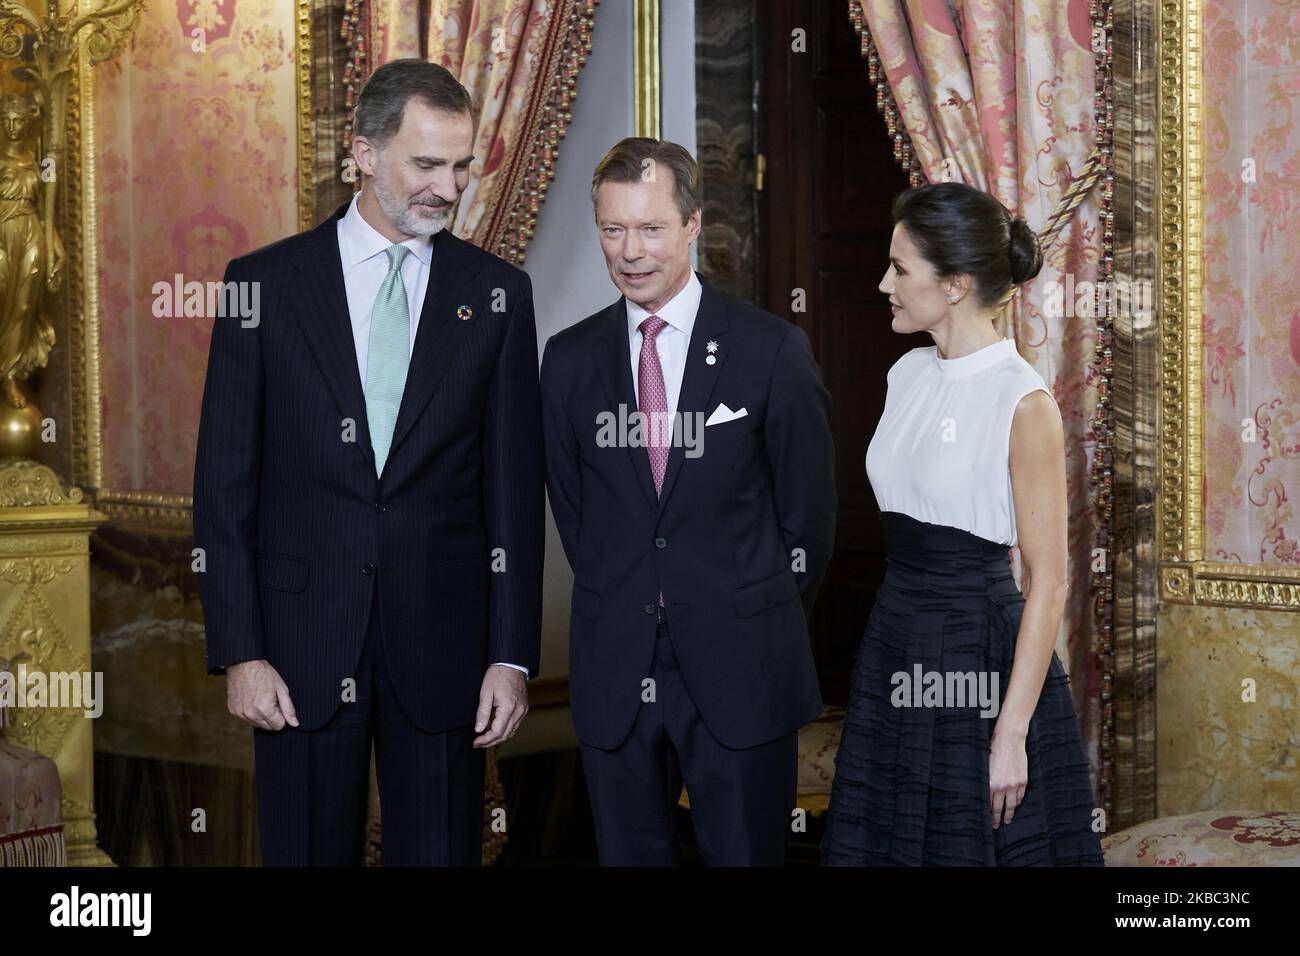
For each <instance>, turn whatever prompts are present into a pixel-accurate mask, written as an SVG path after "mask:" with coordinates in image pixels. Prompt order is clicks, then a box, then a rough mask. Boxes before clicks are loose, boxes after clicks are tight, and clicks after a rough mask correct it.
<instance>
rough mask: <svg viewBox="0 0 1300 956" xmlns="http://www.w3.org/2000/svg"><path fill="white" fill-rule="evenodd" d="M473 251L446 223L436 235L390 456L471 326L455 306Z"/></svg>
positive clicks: (471, 272)
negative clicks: (453, 233)
mask: <svg viewBox="0 0 1300 956" xmlns="http://www.w3.org/2000/svg"><path fill="white" fill-rule="evenodd" d="M471 252H472V250H471V248H470V246H469V244H468V243H466V242H465V241H464V240H462V239H457V238H456V237H455V236H453V235H452V234H451V233H450V232H448V231H447V230H445V229H444V230H443V231H442V232H439V233H438V234H437V235H436V236H434V242H433V256H432V257H431V259H430V261H429V285H428V288H427V289H425V293H424V304H423V306H421V308H420V324H419V327H418V328H417V329H416V332H415V345H414V346H413V347H412V350H411V364H410V366H409V367H408V368H407V371H406V387H405V389H404V391H403V392H402V403H401V405H400V406H398V410H397V424H396V425H395V426H394V427H393V442H392V445H391V446H389V451H388V455H389V458H392V456H393V455H394V453H395V452H396V451H397V448H398V446H399V445H400V444H401V443H402V439H403V438H405V437H406V436H407V434H409V433H410V431H411V427H412V426H413V425H414V424H415V422H416V420H417V419H418V418H419V417H420V413H421V412H422V411H423V410H424V406H425V405H427V404H428V403H429V399H430V397H431V396H432V395H433V393H434V392H435V391H436V390H437V388H438V383H439V382H441V381H442V377H443V376H444V375H445V374H446V373H447V370H448V369H449V368H450V367H451V363H452V359H453V358H455V355H456V352H457V350H458V349H459V348H460V347H461V346H462V345H463V344H464V343H465V340H466V338H467V337H468V336H469V334H470V332H471V331H473V328H474V321H475V320H473V319H470V320H465V321H462V320H461V319H459V318H457V317H456V309H457V307H458V306H460V305H465V304H467V302H466V301H465V300H467V299H468V297H469V296H468V292H467V291H466V290H467V289H468V288H469V286H470V283H471V282H472V281H473V280H474V277H475V276H477V275H478V273H479V270H480V269H481V268H482V260H481V259H479V258H478V257H476V256H473V255H471V254H470V253H471ZM478 321H485V320H484V319H480V320H478ZM385 470H387V469H385Z"/></svg>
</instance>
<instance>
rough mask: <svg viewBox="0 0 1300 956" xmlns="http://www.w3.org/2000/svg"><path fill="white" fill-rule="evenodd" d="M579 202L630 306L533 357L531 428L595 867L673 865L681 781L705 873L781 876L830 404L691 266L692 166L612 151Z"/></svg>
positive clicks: (800, 362) (803, 714)
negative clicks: (564, 575)
mask: <svg viewBox="0 0 1300 956" xmlns="http://www.w3.org/2000/svg"><path fill="white" fill-rule="evenodd" d="M592 202H593V204H594V206H595V212H596V225H597V229H598V230H599V233H600V243H601V248H602V250H603V252H604V255H605V261H606V265H607V266H608V268H609V274H610V278H611V279H612V280H613V281H614V284H615V285H616V286H617V287H618V289H619V291H620V292H622V293H623V295H622V297H621V298H620V299H619V300H618V301H617V302H615V303H614V304H613V305H611V306H609V307H608V308H606V309H604V310H602V311H600V312H598V313H596V314H595V315H593V316H590V317H589V318H587V319H585V320H583V321H582V322H579V323H577V324H576V325H573V326H571V327H569V328H567V329H565V330H564V331H562V332H560V333H558V334H556V335H555V336H553V337H552V338H551V339H550V341H549V342H548V343H547V346H546V352H545V355H544V358H543V361H542V416H543V423H544V430H545V437H546V460H547V486H548V489H549V492H550V501H551V509H552V511H553V513H554V515H555V523H556V527H557V528H558V529H559V532H560V538H561V540H562V542H563V545H564V550H565V554H566V555H567V556H568V559H569V563H570V564H571V565H572V566H573V572H574V587H573V599H572V616H571V625H570V677H569V687H570V700H571V704H572V708H573V720H574V727H575V729H576V731H577V734H578V738H579V741H580V744H581V749H582V761H583V771H584V774H585V776H586V780H587V788H588V791H589V792H590V795H591V804H592V811H593V816H594V818H595V825H596V838H597V845H598V847H599V851H600V858H601V862H602V863H604V864H607V865H609V864H632V865H666V864H671V863H673V862H674V861H675V859H676V852H675V851H676V847H675V841H674V835H673V814H674V807H675V805H676V802H677V799H678V796H679V795H680V793H681V790H682V786H683V784H684V785H685V787H686V789H687V791H688V793H689V794H690V803H691V816H692V822H693V825H694V830H695V834H696V839H697V842H698V844H699V848H700V852H701V854H702V856H703V857H704V860H705V861H706V862H707V863H710V864H732V865H736V864H742V865H743V864H750V865H753V864H757V865H778V866H779V865H780V864H781V863H782V862H783V859H784V851H785V838H786V834H787V833H788V832H789V828H790V821H791V812H792V810H793V809H794V801H795V775H796V770H795V768H796V754H797V749H796V748H797V734H798V730H799V728H800V727H801V726H803V725H804V724H806V723H807V722H809V721H811V720H813V719H814V718H815V717H816V716H817V715H818V714H819V713H820V711H821V696H820V693H819V691H818V686H817V674H816V671H815V669H814V666H813V658H812V651H811V647H810V644H809V639H808V628H807V621H806V613H807V611H808V610H809V609H810V608H811V607H812V603H813V599H814V598H815V596H816V593H817V589H818V587H819V585H820V584H821V580H822V577H823V576H824V574H825V571H826V566H827V563H828V562H829V560H830V555H831V551H832V545H833V539H834V530H835V506H836V496H835V480H834V469H833V448H832V443H831V432H830V424H829V415H830V397H829V395H827V393H826V390H825V389H824V388H823V387H822V384H821V376H820V374H819V372H818V369H817V365H816V362H815V361H814V360H813V356H812V350H811V349H810V347H809V344H808V339H807V336H805V335H804V333H803V331H802V330H801V329H799V327H798V326H796V325H794V324H792V323H790V322H787V321H785V320H783V319H781V318H778V317H777V316H775V315H771V314H769V313H766V312H762V311H760V310H758V309H755V308H752V307H750V306H748V305H745V304H743V303H740V302H737V301H735V300H733V299H730V298H728V297H726V296H724V295H722V294H720V293H718V292H717V291H716V290H714V289H712V288H711V287H710V286H709V285H708V283H706V282H703V281H701V280H700V278H699V277H698V276H696V274H695V273H694V272H693V271H692V270H691V267H690V244H691V243H692V242H693V241H694V240H695V239H696V238H697V237H698V236H699V233H700V201H699V167H698V166H697V165H696V162H695V160H694V159H693V158H692V157H691V155H690V154H689V153H688V152H687V151H686V150H684V149H682V147H680V146H677V145H676V144H673V143H668V142H663V141H660V140H653V139H643V138H633V139H625V140H623V141H622V142H620V143H619V144H618V145H616V146H615V147H614V148H613V149H611V150H610V151H609V153H608V154H606V156H605V158H604V159H603V160H601V162H600V164H599V165H598V166H597V167H596V172H595V176H594V177H593V180H592Z"/></svg>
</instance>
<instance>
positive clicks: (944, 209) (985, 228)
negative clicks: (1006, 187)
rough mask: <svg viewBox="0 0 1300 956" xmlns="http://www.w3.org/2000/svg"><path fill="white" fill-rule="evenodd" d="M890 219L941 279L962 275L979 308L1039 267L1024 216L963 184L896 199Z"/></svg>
mask: <svg viewBox="0 0 1300 956" xmlns="http://www.w3.org/2000/svg"><path fill="white" fill-rule="evenodd" d="M893 215H894V223H895V225H898V224H901V225H903V226H904V227H905V228H906V229H907V235H908V237H909V238H910V239H911V240H912V242H913V244H914V245H915V246H916V248H917V250H918V251H919V252H920V253H921V255H922V257H923V258H924V259H925V260H926V261H927V262H929V263H930V266H931V267H932V268H933V269H934V272H935V274H936V275H937V276H938V277H939V278H940V279H944V278H947V277H948V276H954V275H957V274H959V273H966V274H967V275H969V276H970V277H971V279H972V280H973V281H974V283H975V290H976V295H977V296H978V301H979V304H980V307H981V308H990V307H992V306H996V305H997V304H998V303H999V302H1001V301H1002V297H1003V296H1004V295H1006V294H1007V291H1008V290H1009V289H1010V288H1011V287H1012V286H1013V285H1019V284H1020V283H1022V282H1028V281H1029V280H1030V279H1032V278H1034V276H1036V275H1038V273H1039V271H1040V270H1041V269H1042V268H1043V252H1042V250H1041V249H1040V248H1039V246H1038V237H1037V236H1036V235H1034V230H1032V229H1030V228H1029V223H1027V222H1025V220H1023V219H1020V218H1017V217H1015V216H1012V215H1011V213H1010V212H1008V211H1007V207H1006V206H1004V205H1002V203H1000V202H998V201H997V200H996V199H995V198H993V197H992V196H990V195H989V194H988V193H986V192H981V191H980V190H978V189H976V188H975V187H974V186H968V185H966V184H965V183H932V184H931V185H929V186H918V187H917V188H915V189H909V190H908V191H907V192H905V193H903V194H902V195H901V196H899V197H898V198H897V199H896V200H894V210H893Z"/></svg>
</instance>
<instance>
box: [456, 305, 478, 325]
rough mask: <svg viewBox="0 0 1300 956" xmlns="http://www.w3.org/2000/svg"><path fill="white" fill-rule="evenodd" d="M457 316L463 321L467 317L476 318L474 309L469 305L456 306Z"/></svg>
mask: <svg viewBox="0 0 1300 956" xmlns="http://www.w3.org/2000/svg"><path fill="white" fill-rule="evenodd" d="M456 318H458V319H460V320H461V321H462V322H464V321H465V320H467V319H472V318H474V310H473V309H471V308H470V307H469V306H467V305H462V306H458V307H457V308H456Z"/></svg>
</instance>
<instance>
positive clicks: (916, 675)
mask: <svg viewBox="0 0 1300 956" xmlns="http://www.w3.org/2000/svg"><path fill="white" fill-rule="evenodd" d="M894 222H895V227H894V234H893V240H892V243H891V245H890V260H891V264H890V267H889V270H888V271H887V272H886V273H885V278H884V280H883V281H882V282H881V284H880V291H881V292H883V293H885V294H886V295H887V296H889V299H890V303H891V305H892V306H893V312H894V318H893V324H892V328H893V330H894V331H895V332H899V333H902V334H906V333H911V332H920V331H926V332H929V333H930V335H931V337H932V338H933V339H934V342H935V344H934V345H932V346H928V347H925V348H916V349H913V350H912V351H910V352H908V353H907V354H906V355H904V356H903V357H902V358H901V359H899V360H898V361H897V362H896V363H895V364H894V366H893V367H892V368H891V369H890V370H889V373H888V383H889V389H888V394H887V397H886V400H885V411H884V414H883V416H882V417H881V419H880V424H879V425H878V427H877V428H876V433H875V435H874V436H873V437H872V439H871V444H870V446H869V448H868V450H867V474H868V478H869V479H870V481H871V486H872V488H873V490H874V491H875V494H876V501H877V503H878V504H879V506H880V510H881V519H882V521H883V522H884V526H885V531H886V537H887V542H888V546H887V555H886V557H887V570H886V572H885V578H884V582H883V584H882V585H881V588H880V590H879V592H878V593H877V595H876V603H875V606H874V608H873V609H872V612H871V617H870V620H869V621H868V624H867V630H866V633H865V635H864V636H863V639H862V644H861V647H860V648H859V650H858V655H857V659H856V662H855V664H854V668H853V680H852V686H851V689H850V694H849V703H848V707H847V711H846V716H845V721H844V731H843V737H842V739H841V742H840V748H839V751H838V754H837V756H836V773H835V781H834V784H833V787H832V792H831V800H830V808H829V810H828V814H827V824H826V833H825V836H824V837H823V840H822V861H823V863H826V864H828V865H867V866H890V865H902V866H923V865H924V866H943V865H951V866H1023V865H1037V866H1053V865H1055V866H1100V865H1101V862H1102V859H1101V844H1100V838H1099V836H1098V834H1097V832H1095V831H1094V829H1093V819H1094V806H1095V804H1094V801H1093V793H1092V789H1091V783H1090V781H1089V777H1088V766H1087V762H1086V760H1085V758H1084V755H1083V747H1082V743H1081V741H1080V737H1079V727H1078V721H1077V719H1076V717H1075V714H1074V707H1073V701H1072V698H1071V695H1070V686H1069V678H1068V677H1067V675H1066V673H1065V671H1064V669H1063V667H1062V666H1061V662H1060V660H1059V659H1058V658H1057V656H1056V654H1055V652H1054V650H1053V645H1054V643H1055V640H1056V634H1057V630H1058V627H1059V625H1060V622H1061V616H1062V614H1063V612H1064V608H1065V596H1066V587H1067V585H1066V581H1067V577H1066V534H1067V528H1066V514H1067V510H1066V484H1065V451H1064V438H1063V431H1062V427H1061V417H1060V412H1059V410H1058V409H1057V406H1056V402H1055V400H1054V399H1053V397H1052V394H1051V392H1050V390H1049V389H1048V388H1047V386H1046V385H1045V384H1044V382H1043V379H1042V378H1041V377H1040V376H1039V375H1038V373H1037V372H1036V371H1035V370H1034V369H1033V367H1032V366H1030V365H1029V363H1027V362H1026V361H1025V360H1024V359H1022V358H1021V357H1020V355H1019V353H1018V352H1017V351H1016V345H1015V341H1014V339H1003V338H1001V337H1000V336H999V335H998V333H997V331H996V330H995V328H994V325H993V319H994V317H995V316H996V315H997V311H998V303H999V302H1000V301H1001V299H1002V298H1003V296H1004V295H1005V294H1006V292H1007V291H1008V290H1009V289H1010V288H1011V287H1012V285H1015V284H1019V283H1022V282H1026V281H1028V280H1029V279H1032V278H1033V277H1034V276H1036V275H1037V274H1038V272H1039V269H1040V268H1041V267H1042V253H1041V251H1040V250H1039V247H1038V241H1037V238H1036V237H1035V236H1034V234H1033V231H1032V230H1031V229H1030V228H1029V226H1028V225H1027V224H1026V223H1025V222H1024V220H1022V219H1016V218H1013V217H1012V216H1011V214H1010V213H1009V212H1008V211H1007V210H1006V208H1005V207H1004V206H1003V205H1002V204H1001V203H999V202H998V201H997V200H996V199H994V198H993V197H992V196H989V195H987V194H986V193H983V192H980V191H979V190H977V189H974V188H972V187H970V186H966V185H964V184H961V183H938V184H935V185H931V186H924V187H921V188H919V189H913V190H909V191H908V192H906V193H904V194H903V195H902V196H900V197H899V198H898V200H897V202H896V203H895V204H894ZM1015 545H1018V546H1019V548H1020V555H1021V559H1022V564H1023V568H1024V580H1025V592H1024V594H1022V593H1021V591H1020V589H1019V588H1018V587H1017V586H1016V583H1015V579H1014V578H1013V576H1012V572H1011V566H1010V562H1009V555H1008V549H1009V548H1010V547H1012V546H1015Z"/></svg>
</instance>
